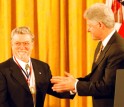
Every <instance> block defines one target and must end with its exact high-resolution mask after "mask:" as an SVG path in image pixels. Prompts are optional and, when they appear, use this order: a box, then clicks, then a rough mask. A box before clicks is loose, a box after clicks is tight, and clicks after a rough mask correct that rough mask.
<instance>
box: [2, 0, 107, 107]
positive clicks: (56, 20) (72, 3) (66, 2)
mask: <svg viewBox="0 0 124 107" xmlns="http://www.w3.org/2000/svg"><path fill="white" fill-rule="evenodd" d="M96 2H105V0H87V1H85V0H0V62H3V61H5V60H7V59H8V58H9V57H11V56H12V54H11V47H10V33H11V30H12V29H13V28H15V27H17V26H28V27H30V29H31V31H32V32H33V33H34V34H35V47H34V50H33V53H32V57H34V58H36V59H39V60H42V61H45V62H47V63H48V64H49V65H50V68H51V71H52V74H53V75H61V76H63V75H64V71H67V72H70V73H71V74H72V75H74V76H75V77H82V76H85V75H86V74H88V73H89V72H90V71H91V66H92V59H93V54H94V50H95V47H96V44H97V42H94V41H93V40H92V38H91V37H90V35H89V34H88V33H87V31H86V30H87V29H86V21H85V20H84V19H83V13H84V10H85V9H86V8H88V7H89V6H90V5H91V4H93V3H96ZM77 106H78V107H92V102H91V97H82V96H78V95H76V96H75V98H74V99H73V100H67V99H58V98H55V97H53V96H49V95H47V96H46V99H45V107H77Z"/></svg>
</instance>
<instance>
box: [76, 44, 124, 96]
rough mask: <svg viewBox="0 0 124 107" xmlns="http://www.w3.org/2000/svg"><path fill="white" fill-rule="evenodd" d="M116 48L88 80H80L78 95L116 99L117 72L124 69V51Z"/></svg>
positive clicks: (107, 54) (107, 55) (109, 52)
mask: <svg viewBox="0 0 124 107" xmlns="http://www.w3.org/2000/svg"><path fill="white" fill-rule="evenodd" d="M116 47H117V46H114V45H113V46H112V47H111V49H110V50H109V51H108V52H107V53H106V55H105V57H104V58H103V60H102V61H101V62H100V64H99V65H98V66H97V67H96V69H95V70H94V71H92V72H93V73H92V74H90V75H89V76H88V79H87V77H86V78H82V79H81V78H80V79H79V81H78V83H77V92H78V95H80V96H95V97H106V96H107V97H108V98H109V97H114V90H115V80H116V70H117V69H124V49H119V48H116ZM117 49H118V50H117Z"/></svg>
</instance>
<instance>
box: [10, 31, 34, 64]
mask: <svg viewBox="0 0 124 107" xmlns="http://www.w3.org/2000/svg"><path fill="white" fill-rule="evenodd" d="M11 44H12V53H13V56H15V57H16V58H18V59H20V60H22V61H24V62H28V60H29V58H30V55H31V52H32V49H33V44H34V42H33V40H32V37H31V35H30V34H16V33H15V34H14V35H13V37H12V40H11Z"/></svg>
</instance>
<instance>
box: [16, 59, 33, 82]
mask: <svg viewBox="0 0 124 107" xmlns="http://www.w3.org/2000/svg"><path fill="white" fill-rule="evenodd" d="M14 60H15V62H16V64H17V65H18V67H19V68H20V69H21V71H22V72H23V74H24V76H25V79H26V81H27V83H28V84H29V83H30V76H31V71H32V66H31V63H30V67H29V68H30V70H29V73H26V71H25V70H24V69H23V68H22V67H21V65H20V64H19V63H18V61H17V59H16V58H15V57H14Z"/></svg>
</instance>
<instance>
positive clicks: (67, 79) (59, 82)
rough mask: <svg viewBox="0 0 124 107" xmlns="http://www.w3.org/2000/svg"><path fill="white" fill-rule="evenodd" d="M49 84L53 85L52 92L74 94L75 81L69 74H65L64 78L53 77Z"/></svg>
mask: <svg viewBox="0 0 124 107" xmlns="http://www.w3.org/2000/svg"><path fill="white" fill-rule="evenodd" d="M50 81H51V83H53V87H52V89H53V91H56V92H59V93H62V92H65V91H71V92H75V83H76V82H77V79H75V78H74V77H73V76H72V75H71V74H70V73H67V72H65V76H63V77H62V76H53V77H52V78H51V80H50Z"/></svg>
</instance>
